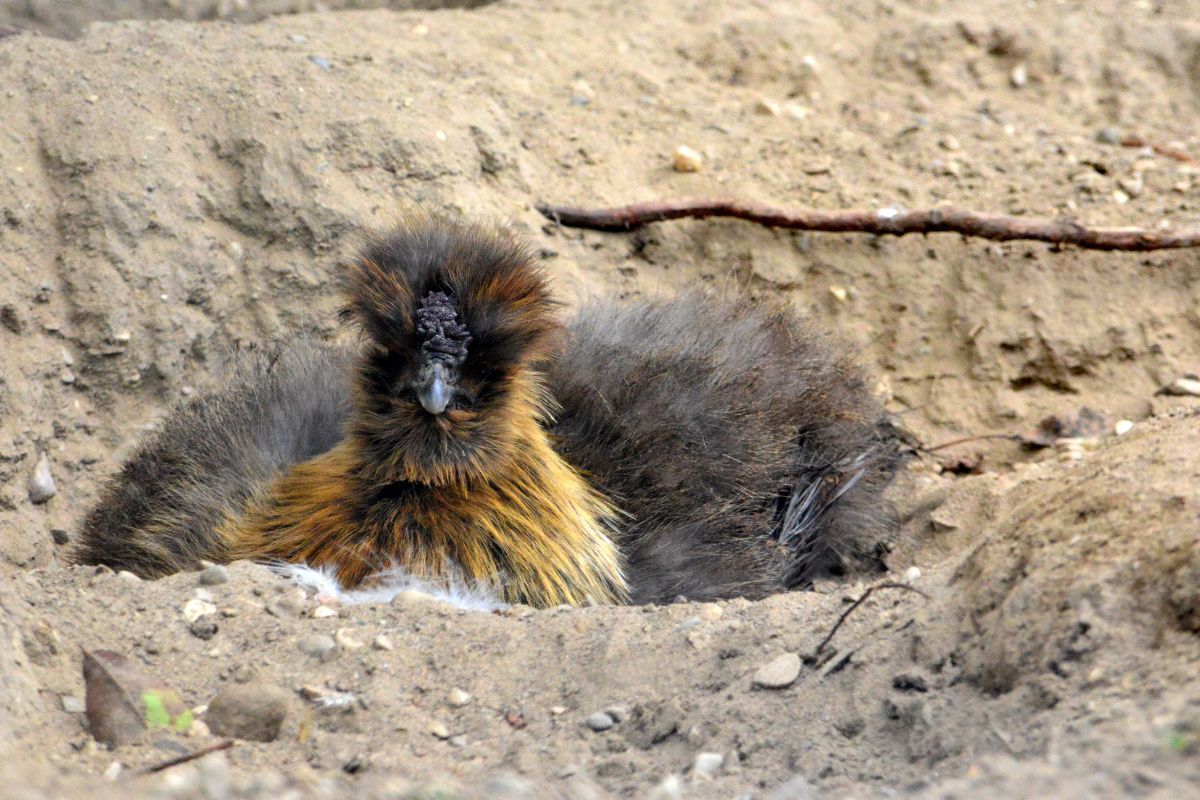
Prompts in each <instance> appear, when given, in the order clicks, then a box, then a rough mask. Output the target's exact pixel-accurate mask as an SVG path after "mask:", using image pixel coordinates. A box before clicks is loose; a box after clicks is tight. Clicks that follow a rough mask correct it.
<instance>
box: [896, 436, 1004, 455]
mask: <svg viewBox="0 0 1200 800" xmlns="http://www.w3.org/2000/svg"><path fill="white" fill-rule="evenodd" d="M996 439H1003V440H1005V441H1009V442H1020V443H1022V444H1025V443H1026V442H1027V439H1026V437H1024V436H1022V435H1021V434H1019V433H983V434H980V435H978V436H964V437H963V438H961V439H953V440H951V441H949V442H942V443H941V444H936V445H934V446H933V447H925V446H921V447H918V448H917V449H918V450H920V451H921V452H922V453H936V452H937V451H938V450H945V449H947V448H950V447H957V446H958V445H960V444H971V443H973V442H989V441H994V440H996Z"/></svg>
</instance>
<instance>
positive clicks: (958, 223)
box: [538, 197, 1200, 251]
mask: <svg viewBox="0 0 1200 800" xmlns="http://www.w3.org/2000/svg"><path fill="white" fill-rule="evenodd" d="M538 211H540V212H541V213H542V215H543V216H545V217H547V218H549V219H552V220H554V221H555V222H558V223H559V224H562V225H566V226H568V227H572V228H589V229H591V230H597V231H630V230H633V229H635V228H640V227H641V226H643V225H646V224H647V223H651V222H661V221H663V220H670V219H681V218H684V217H688V218H692V219H704V218H706V217H733V218H735V219H744V220H747V221H749V222H755V223H758V224H759V225H766V226H767V227H770V228H786V229H789V230H801V231H826V232H829V233H870V234H876V235H879V236H885V235H886V236H905V235H907V234H910V233H959V234H962V235H963V236H975V237H980V238H983V239H992V240H995V241H999V242H1007V241H1014V240H1018V239H1025V240H1031V241H1038V242H1048V243H1050V244H1059V245H1062V244H1071V245H1075V246H1077V247H1083V248H1087V249H1090V250H1136V251H1143V250H1165V249H1170V248H1180V247H1198V246H1200V228H1180V229H1178V230H1159V231H1155V230H1149V229H1146V228H1089V227H1087V226H1086V225H1083V224H1082V223H1080V222H1076V221H1075V220H1071V219H1047V218H1037V217H1014V216H1009V215H1006V214H983V213H979V212H976V211H966V210H964V209H959V208H932V209H926V210H923V211H905V210H902V209H897V208H885V209H880V210H878V211H869V210H865V209H849V210H839V211H824V210H821V209H816V208H793V209H783V208H773V207H771V206H768V205H764V204H762V203H753V202H742V201H740V200H735V199H732V198H727V197H707V198H698V199H694V200H667V201H663V202H653V203H635V204H633V205H628V206H620V207H617V208H576V207H571V206H552V205H545V204H543V205H539V206H538Z"/></svg>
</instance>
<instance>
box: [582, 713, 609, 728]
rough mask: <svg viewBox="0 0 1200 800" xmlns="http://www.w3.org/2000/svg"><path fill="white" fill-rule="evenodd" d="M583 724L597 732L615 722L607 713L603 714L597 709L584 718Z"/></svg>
mask: <svg viewBox="0 0 1200 800" xmlns="http://www.w3.org/2000/svg"><path fill="white" fill-rule="evenodd" d="M584 724H586V725H587V726H588V727H589V728H591V729H592V730H594V731H596V732H597V733H599V732H600V731H606V730H608V729H609V728H611V727H612V726H613V725H614V724H616V723H615V721H614V720H613V718H612V717H610V716H609V715H608V714H605V713H604V712H603V711H597V712H596V713H595V714H592V715H591V716H589V717H588V718H587V719H586V720H584Z"/></svg>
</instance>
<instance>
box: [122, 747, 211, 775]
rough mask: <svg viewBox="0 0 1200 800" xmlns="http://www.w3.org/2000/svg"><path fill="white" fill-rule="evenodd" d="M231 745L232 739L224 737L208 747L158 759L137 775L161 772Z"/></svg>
mask: <svg viewBox="0 0 1200 800" xmlns="http://www.w3.org/2000/svg"><path fill="white" fill-rule="evenodd" d="M231 747H233V739H226V740H225V741H223V742H217V743H216V744H213V745H209V746H208V747H201V748H200V749H199V750H193V751H192V752H190V753H184V754H183V755H181V756H175V757H174V758H168V759H167V760H166V761H160V762H159V763H157V764H154V765H153V766H149V767H146V768H145V769H143V770H139V771H138V775H152V774H154V773H155V772H162V771H163V770H164V769H170V768H171V767H177V766H179V765H180V764H186V763H187V762H189V761H195V760H196V759H197V758H202V757H204V756H206V755H208V754H209V753H216V752H218V751H219V750H228V749H229V748H231Z"/></svg>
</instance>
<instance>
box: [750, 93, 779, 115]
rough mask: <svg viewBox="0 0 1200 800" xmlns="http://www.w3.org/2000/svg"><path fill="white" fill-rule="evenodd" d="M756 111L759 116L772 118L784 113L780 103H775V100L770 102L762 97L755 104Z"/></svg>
mask: <svg viewBox="0 0 1200 800" xmlns="http://www.w3.org/2000/svg"><path fill="white" fill-rule="evenodd" d="M754 111H755V112H756V113H758V114H765V115H768V116H772V117H778V116H779V115H780V114H782V113H783V107H782V106H780V105H779V103H777V102H775V101H774V100H770V99H768V98H766V97H761V98H759V100H758V102H757V103H755V104H754Z"/></svg>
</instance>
